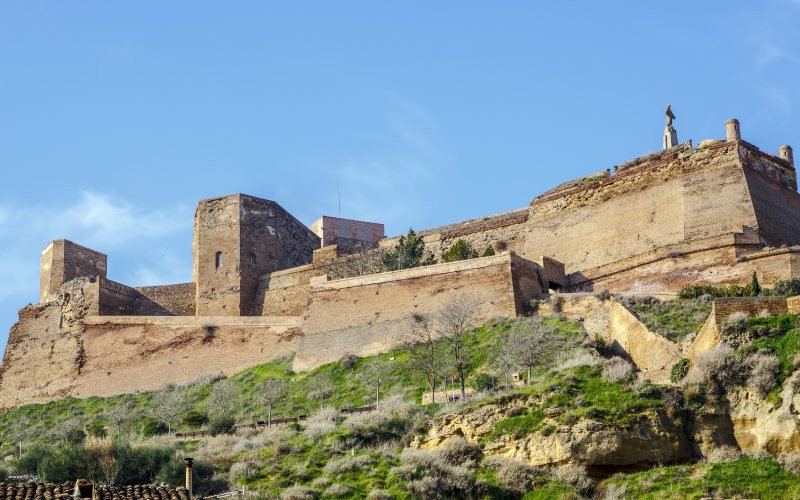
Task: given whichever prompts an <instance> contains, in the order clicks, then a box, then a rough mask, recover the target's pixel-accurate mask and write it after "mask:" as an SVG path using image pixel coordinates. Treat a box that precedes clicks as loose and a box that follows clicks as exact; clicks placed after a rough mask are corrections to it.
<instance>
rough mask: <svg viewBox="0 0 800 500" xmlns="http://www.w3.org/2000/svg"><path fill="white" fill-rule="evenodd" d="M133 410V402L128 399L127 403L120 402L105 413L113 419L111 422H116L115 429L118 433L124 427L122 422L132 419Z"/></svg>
mask: <svg viewBox="0 0 800 500" xmlns="http://www.w3.org/2000/svg"><path fill="white" fill-rule="evenodd" d="M133 412H134V406H133V403H132V402H131V401H126V402H125V403H122V404H118V405H116V406H114V407H113V408H111V409H110V410H108V411H107V412H106V413H105V416H106V418H108V419H109V420H111V423H112V424H114V429H115V431H116V432H117V434H119V432H120V429H122V424H124V423H125V422H128V421H130V419H131V416H132V414H133Z"/></svg>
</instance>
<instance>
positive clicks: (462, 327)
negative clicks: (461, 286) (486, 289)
mask: <svg viewBox="0 0 800 500" xmlns="http://www.w3.org/2000/svg"><path fill="white" fill-rule="evenodd" d="M480 305H481V304H480V301H479V300H478V299H477V298H475V297H471V296H458V297H455V298H454V299H452V300H451V301H450V302H447V303H446V304H444V306H442V308H441V309H440V310H439V311H438V312H437V313H436V315H435V316H434V321H435V323H436V328H437V331H438V333H439V334H440V335H441V336H442V337H444V338H445V339H446V340H447V344H448V347H449V351H450V356H451V359H452V362H453V367H454V368H455V370H456V375H457V376H458V381H459V384H460V385H461V400H462V401H463V400H464V399H465V398H466V397H467V391H466V385H465V380H466V375H467V373H466V372H467V370H469V367H470V360H471V357H472V353H471V352H470V346H469V344H468V342H467V341H468V339H467V333H468V332H469V330H470V329H472V328H473V327H474V326H475V325H476V324H477V320H478V312H479V311H480Z"/></svg>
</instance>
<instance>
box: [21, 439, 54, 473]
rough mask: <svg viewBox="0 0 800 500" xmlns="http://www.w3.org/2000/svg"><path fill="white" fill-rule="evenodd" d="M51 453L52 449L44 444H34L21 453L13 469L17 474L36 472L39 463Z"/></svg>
mask: <svg viewBox="0 0 800 500" xmlns="http://www.w3.org/2000/svg"><path fill="white" fill-rule="evenodd" d="M52 455H53V450H52V449H51V448H49V447H47V446H44V445H36V446H32V447H30V448H28V449H27V450H25V451H24V452H23V453H22V456H21V457H20V458H19V460H18V461H17V465H16V467H15V471H16V473H17V474H38V473H39V463H41V462H42V461H43V460H44V459H45V458H49V457H50V456H52Z"/></svg>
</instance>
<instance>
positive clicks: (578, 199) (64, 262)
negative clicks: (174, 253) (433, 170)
mask: <svg viewBox="0 0 800 500" xmlns="http://www.w3.org/2000/svg"><path fill="white" fill-rule="evenodd" d="M666 132H668V135H667V133H666ZM666 132H665V140H666V139H669V140H668V141H667V142H669V144H668V146H669V147H668V148H666V149H665V150H663V151H660V152H656V153H650V154H646V155H642V156H640V157H638V158H635V159H633V160H631V161H628V162H624V163H620V164H619V165H616V166H614V167H613V169H611V168H609V169H605V170H600V171H598V172H596V173H593V174H589V175H586V176H583V177H580V178H578V179H574V180H571V181H568V182H565V183H563V184H561V185H559V186H557V187H556V188H554V189H550V190H547V191H545V192H543V193H542V194H540V195H538V196H536V197H535V198H533V199H532V200H531V202H530V204H529V205H528V206H527V207H524V208H519V209H516V210H511V211H507V212H503V213H498V214H495V215H490V216H487V217H481V218H475V219H470V220H466V221H461V222H456V223H453V224H448V225H444V226H439V227H435V228H430V229H423V230H421V231H419V232H418V234H419V235H421V237H422V239H423V241H424V243H425V245H426V250H427V251H429V252H430V253H431V254H432V256H433V257H434V258H436V259H437V260H439V261H441V260H442V255H443V254H444V253H445V252H447V250H448V249H449V248H450V247H451V246H452V245H454V244H455V243H456V242H457V241H458V240H460V239H463V240H465V241H466V242H468V243H469V244H470V245H471V246H472V247H473V248H474V249H475V250H476V251H477V252H478V254H479V255H480V254H483V253H484V251H486V250H488V249H489V247H491V248H492V250H493V251H494V253H495V255H493V256H488V257H481V258H474V259H468V260H463V261H457V262H450V263H438V264H434V265H430V266H425V267H420V268H414V269H403V270H399V271H391V272H379V271H381V270H382V267H381V265H380V262H381V255H382V253H381V252H384V251H387V250H390V249H392V248H393V247H394V246H395V245H396V244H397V241H398V237H390V238H385V237H384V234H383V225H382V224H380V223H375V222H364V221H354V220H349V219H341V218H338V217H328V216H323V217H322V218H320V219H318V221H317V222H316V223H314V224H313V225H312V226H313V231H312V228H308V227H306V226H304V225H303V224H302V223H300V222H299V221H298V220H297V219H296V218H295V217H294V216H292V215H291V214H290V213H288V212H287V211H286V210H284V209H283V208H282V207H281V206H280V205H279V204H278V203H276V202H274V201H271V200H264V199H261V198H256V197H253V196H248V195H243V194H235V195H229V196H223V197H217V198H209V199H205V200H201V201H200V202H199V203H198V206H197V210H196V212H195V219H194V236H193V268H192V282H191V283H179V284H174V285H161V286H142V287H138V288H134V287H130V286H127V285H124V284H122V283H117V282H115V281H112V280H109V279H108V278H107V277H106V272H107V257H106V255H105V254H103V253H101V252H98V251H95V250H92V249H89V248H86V247H82V246H80V245H77V244H75V243H72V242H70V241H68V240H56V241H54V242H53V243H51V244H50V245H48V246H47V248H45V250H44V252H43V253H42V265H41V272H40V276H41V278H40V290H41V293H40V304H37V305H33V306H28V307H26V308H23V309H22V310H21V311H20V314H19V321H18V322H17V324H15V325H14V327H13V328H12V331H11V333H10V335H9V342H8V347H7V348H6V353H5V356H4V359H3V363H2V365H0V408H8V407H10V406H15V405H19V404H24V403H27V402H34V401H47V400H49V399H54V398H57V397H63V396H66V395H75V396H88V395H108V394H115V393H119V392H130V391H133V390H137V389H138V390H146V389H152V388H157V387H159V386H160V385H163V384H166V383H183V382H186V381H189V380H191V378H193V377H198V376H204V375H212V374H216V373H219V372H220V371H222V372H223V373H232V372H233V371H236V370H240V369H243V368H245V367H247V366H252V365H254V364H258V363H263V362H265V361H269V360H272V359H275V358H276V357H279V356H286V355H289V354H292V353H294V355H295V357H294V367H295V369H296V370H305V369H309V368H311V367H314V366H317V365H319V364H320V363H326V362H330V361H335V360H337V359H339V358H340V357H341V356H343V355H345V354H356V355H365V354H373V353H377V352H382V351H385V350H387V349H390V348H392V347H393V346H396V345H397V344H398V343H399V342H401V341H402V340H403V338H404V336H405V334H406V333H407V329H408V328H409V323H408V322H409V318H410V317H411V316H412V315H414V314H432V313H435V312H436V310H437V308H441V307H442V306H443V304H445V303H446V302H447V301H452V300H460V298H462V297H472V298H474V299H476V300H478V301H479V302H480V311H479V316H480V319H482V320H487V319H490V318H493V317H510V316H517V315H523V314H530V313H531V312H532V308H531V300H533V299H538V298H540V297H542V296H545V295H547V294H548V293H550V291H552V290H561V291H593V290H602V289H608V290H610V291H613V292H629V293H650V294H661V295H664V294H669V293H671V292H674V291H675V290H677V289H679V288H680V287H681V286H684V285H686V284H689V283H710V284H715V285H720V284H727V283H746V282H749V280H750V278H751V276H752V274H753V273H754V272H755V273H756V275H757V276H758V278H759V280H760V281H761V282H762V283H764V284H765V285H769V284H771V283H773V282H775V281H777V280H781V279H788V278H795V277H800V195H799V194H798V193H797V178H796V173H795V169H794V159H793V153H792V149H791V148H790V147H789V146H782V147H781V148H780V150H779V153H778V156H775V155H771V154H768V153H766V152H763V151H761V150H759V149H758V148H757V147H756V146H754V145H752V144H750V143H748V142H746V141H744V140H742V139H741V134H740V130H739V124H738V122H737V121H735V120H732V121H729V122H728V123H727V124H726V139H725V140H706V141H701V142H700V143H699V145H698V147H693V146H692V145H691V141H688V142H687V143H685V144H680V145H675V146H674V147H673V143H675V142H677V133H676V132H675V131H674V128H672V129H670V128H669V127H668V129H667V131H666ZM489 253H491V252H489ZM587 300H588V299H587ZM736 307H744V306H742V305H737V306H736ZM718 309H719V310H720V311H723V310H724V309H725V304H723V303H720V304H719V305H718ZM622 316H624V315H622ZM622 316H620V317H622ZM620 321H622V320H620ZM623 322H624V321H623ZM709 328H710V327H709ZM632 331H633V330H632ZM631 335H634V334H631ZM634 340H635V339H634Z"/></svg>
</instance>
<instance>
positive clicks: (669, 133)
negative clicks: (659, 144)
mask: <svg viewBox="0 0 800 500" xmlns="http://www.w3.org/2000/svg"><path fill="white" fill-rule="evenodd" d="M677 145H678V132H677V131H676V130H675V127H672V126H670V125H668V126H666V127H664V149H669V148H673V147H675V146H677Z"/></svg>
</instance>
